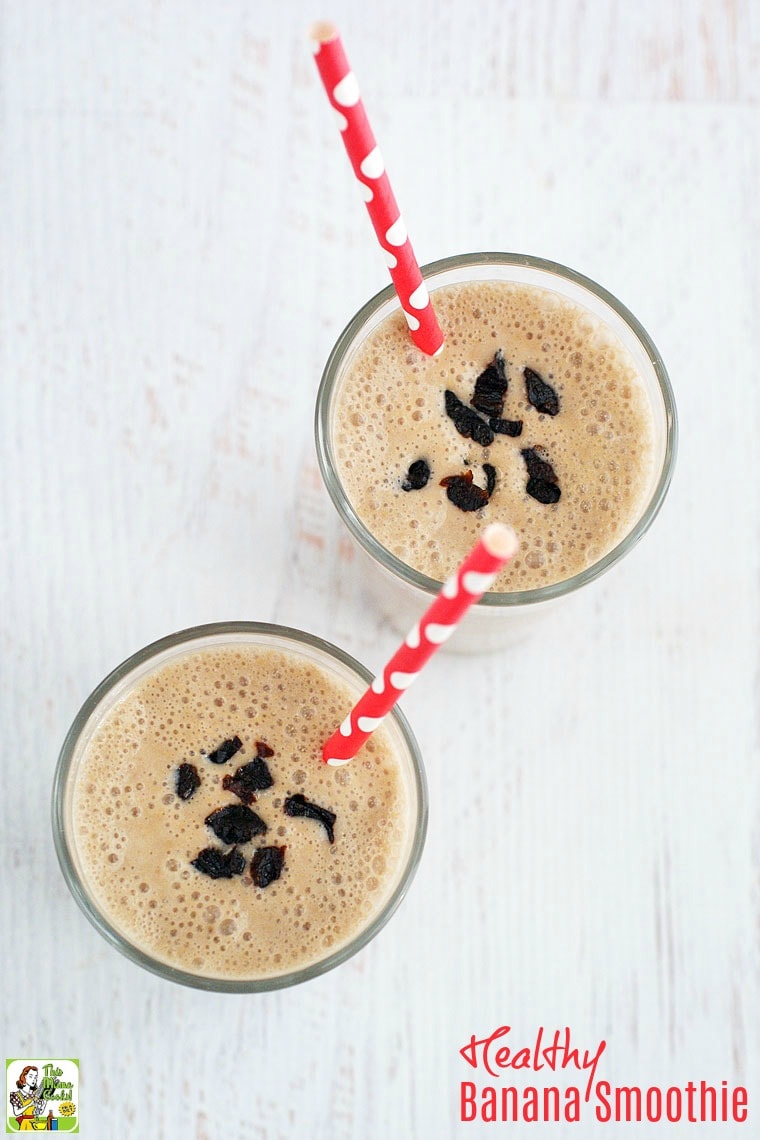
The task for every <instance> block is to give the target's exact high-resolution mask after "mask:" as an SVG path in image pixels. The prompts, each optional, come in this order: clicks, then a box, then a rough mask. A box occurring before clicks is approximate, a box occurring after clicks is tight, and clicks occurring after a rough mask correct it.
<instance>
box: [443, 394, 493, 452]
mask: <svg viewBox="0 0 760 1140" xmlns="http://www.w3.org/2000/svg"><path fill="white" fill-rule="evenodd" d="M445 401H446V415H447V416H448V417H449V419H450V420H451V421H452V422H453V424H454V427H455V428H456V429H457V431H458V432H459V434H460V435H463V436H464V437H465V439H473V440H474V441H475V443H479V444H480V445H481V447H490V446H491V444H492V443H493V432H492V431H491V429H490V427H489V426H488V424H487V423H486V421H485V420H483V419H481V418H480V416H479V415H478V413H477V412H473V410H472V408H468V407H467V406H466V405H465V404H463V403H462V401H461V400H460V399H459V397H458V396H457V395H456V394H455V393H454V392H451V391H450V390H449V389H448V388H447V389H446V396H445Z"/></svg>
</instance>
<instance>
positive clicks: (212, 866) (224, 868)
mask: <svg viewBox="0 0 760 1140" xmlns="http://www.w3.org/2000/svg"><path fill="white" fill-rule="evenodd" d="M191 866H193V867H196V868H197V869H198V870H199V871H201V872H202V873H203V874H204V875H208V876H209V877H210V878H212V879H231V878H232V876H233V875H242V873H243V871H244V870H245V859H244V858H243V856H242V855H241V854H240V852H239V851H238V849H237V847H233V848H232V850H231V851H227V852H224V851H222V850H220V848H218V847H204V848H203V850H202V851H199V852H198V854H197V855H196V857H195V858H194V859H193V860H191Z"/></svg>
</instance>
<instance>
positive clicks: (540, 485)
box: [525, 479, 562, 507]
mask: <svg viewBox="0 0 760 1140" xmlns="http://www.w3.org/2000/svg"><path fill="white" fill-rule="evenodd" d="M525 490H526V491H527V492H528V494H529V495H530V496H531V498H533V499H536V500H537V501H538V502H539V503H543V504H544V506H547V507H548V506H551V504H552V503H558V502H559V499H560V495H561V494H562V492H561V491H560V489H559V487H558V486H557V484H556V483H546V482H544V480H543V479H529V480H528V482H527V483H526V484H525Z"/></svg>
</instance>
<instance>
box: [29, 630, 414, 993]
mask: <svg viewBox="0 0 760 1140" xmlns="http://www.w3.org/2000/svg"><path fill="white" fill-rule="evenodd" d="M235 634H243V635H245V636H246V637H251V638H253V639H254V640H255V642H256V644H260V645H266V644H267V642H269V643H271V644H272V645H273V647H276V645H277V641H278V640H279V641H287V642H289V643H290V644H292V645H293V644H294V645H295V646H296V647H297V646H299V645H303V646H308V647H309V648H310V649H311V650H316V651H317V653H318V654H321V655H323V656H325V657H327V658H330V659H332V660H333V661H337V662H338V663H339V664H340V665H341V666H343V667H344V668H345V669H347V670H349V671H350V672H352V673H353V674H354V675H355V677H356V678H357V679H358V680H359V681H361V682H363V683H366V684H367V685H369V684H370V682H371V681H372V680H373V674H372V673H371V672H370V670H369V669H367V668H366V666H364V665H362V664H361V662H359V661H357V660H356V659H355V658H354V657H352V656H351V655H350V654H349V653H346V652H345V650H342V649H340V648H339V647H338V646H336V645H333V644H332V643H331V642H329V641H326V640H324V639H323V638H321V637H317V636H316V635H314V634H310V633H306V632H305V631H303V630H299V629H295V628H293V627H292V626H282V625H275V624H271V623H268V622H249V621H233V622H214V623H211V624H206V625H198V626H190V627H188V628H187V629H182V630H179V631H177V632H176V633H172V634H169V635H167V636H166V637H162V638H160V639H159V640H157V641H154V642H151V643H150V645H146V646H145V647H144V648H142V649H139V650H138V651H137V652H136V653H133V654H131V655H130V656H129V657H127V658H126V659H125V660H124V661H122V662H121V664H120V665H117V666H116V668H115V669H112V670H111V672H110V673H108V674H107V676H106V677H104V678H103V680H102V681H101V682H100V683H99V684H98V685H97V686H96V687H95V688H94V689H93V690H92V692H91V693H90V695H89V696H88V697H87V698H86V700H85V701H84V703H83V704H82V707H81V708H80V710H79V712H78V713H77V715H76V717H75V718H74V721H73V722H72V724H71V727H70V728H69V730H68V732H67V734H66V737H65V739H64V742H63V745H62V747H61V751H60V754H59V757H58V763H57V765H56V771H55V777H54V780H53V791H52V804H51V822H52V829H53V841H54V844H55V851H56V855H57V857H58V863H59V865H60V868H61V871H62V873H63V877H64V879H65V881H66V885H67V886H68V888H69V890H70V891H71V893H72V895H73V896H74V899H75V900H76V902H77V904H78V905H79V908H80V910H82V911H83V913H84V914H85V916H86V918H87V919H88V920H89V921H90V922H91V924H92V925H93V926H94V927H95V929H96V930H97V931H98V932H99V934H101V935H102V936H103V937H104V938H105V939H106V941H107V942H109V943H110V945H111V946H113V947H114V948H115V949H116V950H118V951H119V952H120V953H121V954H123V955H124V956H125V957H127V958H129V959H130V961H132V962H134V963H136V964H137V965H138V966H142V967H143V968H144V969H146V970H148V971H150V972H151V973H153V974H156V975H158V976H159V977H161V978H164V979H166V980H167V981H171V982H176V983H178V984H180V985H184V986H189V987H192V988H193V989H200V990H207V991H216V992H223V993H259V992H264V991H268V990H277V989H285V988H286V987H289V986H294V985H298V984H299V983H301V982H305V981H309V980H310V979H311V978H315V977H318V976H319V975H320V974H324V973H327V971H328V970H332V969H334V968H335V967H336V966H339V965H341V964H342V963H343V962H345V961H347V960H348V959H349V958H351V957H353V955H354V954H356V953H358V951H359V950H361V949H363V947H365V946H366V945H367V944H368V943H369V942H371V941H372V939H373V938H374V937H375V936H376V935H377V934H378V933H379V932H380V930H381V929H382V928H383V927H384V926H385V924H386V923H387V922H388V920H389V919H390V917H391V916H392V914H393V913H394V912H395V910H396V909H397V908H398V906H399V904H400V903H401V901H402V899H403V898H404V896H405V895H406V892H407V890H408V889H409V886H410V884H411V882H412V879H413V878H414V875H415V872H416V870H417V867H418V865H419V862H420V858H421V856H422V850H423V847H424V844H425V837H426V833H427V823H428V792H427V780H426V776H425V768H424V765H423V761H422V755H421V753H420V749H419V745H418V744H417V741H416V739H415V736H414V734H413V732H412V730H411V728H410V726H409V722H408V721H407V719H406V717H405V715H404V714H403V712H401V710H400V709H399V708H398V705H396V706H394V708H393V709H391V711H390V713H389V714H388V719H392V720H393V721H394V722H395V724H396V727H397V729H398V731H399V733H400V735H401V738H402V740H403V743H404V745H405V747H406V749H407V752H408V756H409V769H410V772H409V775H410V787H411V790H413V793H414V795H415V797H416V808H417V811H416V820H415V825H414V833H413V836H412V838H411V843H410V847H409V852H408V855H407V858H406V862H405V865H404V868H403V871H402V873H401V875H400V877H399V881H398V883H397V884H396V886H395V887H394V889H393V891H392V892H391V894H390V895H389V896H388V898H387V899H386V901H385V903H384V904H383V906H382V908H381V909H380V911H379V912H378V913H377V914H376V915H375V917H374V918H373V919H372V921H371V922H370V923H368V924H367V926H366V927H364V928H363V929H362V930H360V931H359V933H358V934H357V935H356V936H355V937H354V938H352V939H351V940H350V941H349V942H347V943H346V944H345V945H344V946H342V947H341V948H340V949H338V950H336V951H335V952H333V953H332V954H329V955H327V956H326V957H324V958H321V959H320V960H319V961H317V962H312V963H311V964H310V965H308V966H303V967H300V968H298V969H295V970H290V971H287V972H286V973H283V974H277V975H273V976H271V977H265V978H215V977H206V976H204V975H202V974H194V973H191V972H190V971H187V970H182V969H179V968H177V967H175V966H171V965H169V964H167V963H165V962H161V961H159V960H158V959H156V958H154V957H152V956H151V955H150V954H148V953H146V952H145V951H143V950H141V949H140V948H139V947H138V946H136V945H134V944H133V943H132V942H130V941H129V939H128V938H127V937H126V936H125V935H124V934H122V933H121V932H120V931H119V930H118V929H117V928H116V926H114V925H113V923H111V922H110V921H109V919H108V918H106V916H105V915H104V914H103V913H102V912H101V911H100V909H99V907H98V905H97V903H96V901H95V899H94V898H93V897H92V895H91V893H90V892H89V891H88V890H87V888H86V887H85V884H84V882H83V881H82V878H81V877H80V875H79V873H78V871H77V867H76V863H75V860H74V857H73V851H72V848H73V844H72V840H71V838H70V836H69V835H68V834H67V827H66V818H65V817H66V802H67V800H66V793H67V787H68V777H69V774H70V772H71V766H72V762H73V759H74V755H75V752H76V748H77V745H78V742H79V739H80V737H81V735H82V733H83V732H84V730H85V729H86V727H87V725H88V724H89V722H90V720H91V718H92V716H93V714H95V713H96V712H97V711H98V709H99V707H100V705H101V704H102V702H103V701H104V699H105V698H106V697H108V695H109V694H110V693H111V691H112V690H113V689H114V687H115V686H116V685H118V684H119V683H120V682H121V681H122V680H124V679H125V678H127V677H129V675H130V674H131V673H132V672H134V671H135V670H137V669H139V668H140V667H141V666H142V665H144V664H146V663H147V662H149V661H151V660H153V659H157V658H159V657H160V656H161V655H162V654H163V653H165V652H166V651H168V650H171V649H174V648H176V647H177V646H181V645H185V644H187V645H190V644H191V643H192V642H194V641H198V642H204V641H205V642H208V641H210V640H214V639H224V638H225V637H230V636H231V635H235Z"/></svg>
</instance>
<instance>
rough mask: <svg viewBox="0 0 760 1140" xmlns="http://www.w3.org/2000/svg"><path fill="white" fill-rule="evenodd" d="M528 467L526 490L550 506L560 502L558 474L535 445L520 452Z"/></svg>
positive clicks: (534, 497)
mask: <svg viewBox="0 0 760 1140" xmlns="http://www.w3.org/2000/svg"><path fill="white" fill-rule="evenodd" d="M520 454H521V455H522V457H523V459H524V460H525V466H526V467H527V468H528V482H527V485H526V487H525V490H526V491H527V492H528V494H529V495H530V496H531V498H533V499H536V500H537V501H538V502H539V503H543V504H544V505H545V506H549V505H550V504H551V503H558V502H559V499H560V495H561V494H562V492H561V491H560V488H559V484H558V482H557V474H556V472H555V470H554V468H553V467H552V465H551V463H549V461H548V460H547V459H543V458H542V456H541V455H539V453H538V452H537V451H536V449H535V448H534V447H525V448H523V450H522V451H521V452H520Z"/></svg>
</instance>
